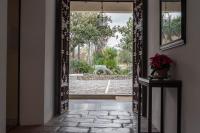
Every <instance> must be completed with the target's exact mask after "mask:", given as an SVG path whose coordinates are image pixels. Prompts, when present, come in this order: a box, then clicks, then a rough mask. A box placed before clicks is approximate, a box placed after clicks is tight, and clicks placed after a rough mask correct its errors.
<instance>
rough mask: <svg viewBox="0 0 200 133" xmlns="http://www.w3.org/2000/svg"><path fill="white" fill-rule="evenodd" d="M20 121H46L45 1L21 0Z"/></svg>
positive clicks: (21, 122)
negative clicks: (44, 118)
mask: <svg viewBox="0 0 200 133" xmlns="http://www.w3.org/2000/svg"><path fill="white" fill-rule="evenodd" d="M20 32H21V38H20V39H21V48H20V49H21V50H20V52H21V53H20V60H21V61H20V124H21V125H39V124H43V117H44V62H45V59H44V57H45V0H22V1H21V31H20Z"/></svg>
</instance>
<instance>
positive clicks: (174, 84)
mask: <svg viewBox="0 0 200 133" xmlns="http://www.w3.org/2000/svg"><path fill="white" fill-rule="evenodd" d="M144 86H146V88H147V89H148V90H149V91H147V92H148V105H149V106H148V133H152V88H153V87H159V88H160V89H161V118H160V125H161V127H160V132H161V133H164V118H165V117H164V99H163V96H164V91H163V90H164V89H165V88H177V133H181V99H182V96H181V93H182V82H181V80H168V79H164V80H158V79H147V78H139V101H138V102H139V103H138V105H140V106H139V107H138V114H139V115H138V133H140V132H141V115H140V114H141V93H142V88H143V87H144Z"/></svg>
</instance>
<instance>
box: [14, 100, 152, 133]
mask: <svg viewBox="0 0 200 133" xmlns="http://www.w3.org/2000/svg"><path fill="white" fill-rule="evenodd" d="M69 108H70V110H69V111H68V112H66V113H64V114H63V115H61V116H58V117H55V118H53V119H52V120H51V121H50V122H48V123H46V124H45V125H44V126H32V127H19V128H17V129H15V130H13V131H11V132H10V133H136V126H137V123H136V121H137V114H134V113H133V112H132V111H131V102H127V101H117V100H70V105H69ZM143 122H144V123H146V124H147V122H146V120H144V119H143ZM146 129H147V128H146V126H143V127H142V130H143V131H146ZM154 132H156V130H155V128H154Z"/></svg>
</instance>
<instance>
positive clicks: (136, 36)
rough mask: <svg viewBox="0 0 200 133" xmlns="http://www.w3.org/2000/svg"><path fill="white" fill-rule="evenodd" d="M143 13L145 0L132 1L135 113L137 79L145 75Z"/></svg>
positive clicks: (136, 108) (135, 107)
mask: <svg viewBox="0 0 200 133" xmlns="http://www.w3.org/2000/svg"><path fill="white" fill-rule="evenodd" d="M145 11H146V2H145V0H134V1H133V111H135V112H137V111H138V108H139V105H138V100H140V99H139V95H138V91H139V86H138V78H139V77H145V76H146V75H147V74H146V73H147V69H146V63H147V60H146V54H147V53H146V48H147V46H146V45H145V44H146V34H147V33H146V32H147V31H146V29H145V28H147V27H146V23H145V21H146V20H145V19H146V18H145V13H146V12H145ZM140 107H141V106H140Z"/></svg>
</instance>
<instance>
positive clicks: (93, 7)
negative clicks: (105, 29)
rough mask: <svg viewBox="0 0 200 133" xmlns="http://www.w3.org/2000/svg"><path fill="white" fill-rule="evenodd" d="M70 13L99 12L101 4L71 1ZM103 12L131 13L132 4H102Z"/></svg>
mask: <svg viewBox="0 0 200 133" xmlns="http://www.w3.org/2000/svg"><path fill="white" fill-rule="evenodd" d="M70 6H71V7H70V8H71V11H101V2H80V1H76V2H75V1H71V5H70ZM103 10H104V11H105V12H132V10H133V3H132V2H104V3H103Z"/></svg>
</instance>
